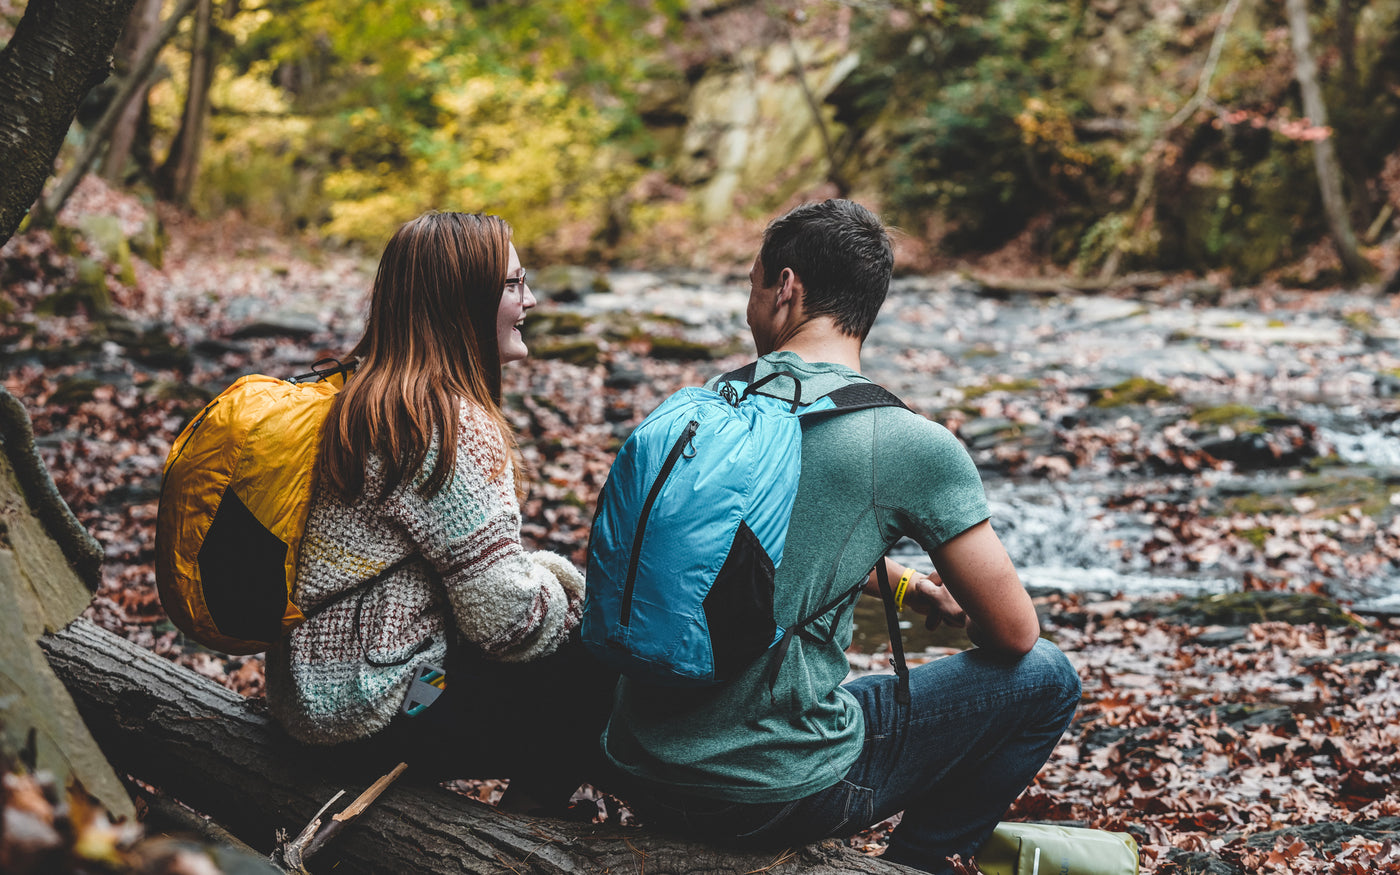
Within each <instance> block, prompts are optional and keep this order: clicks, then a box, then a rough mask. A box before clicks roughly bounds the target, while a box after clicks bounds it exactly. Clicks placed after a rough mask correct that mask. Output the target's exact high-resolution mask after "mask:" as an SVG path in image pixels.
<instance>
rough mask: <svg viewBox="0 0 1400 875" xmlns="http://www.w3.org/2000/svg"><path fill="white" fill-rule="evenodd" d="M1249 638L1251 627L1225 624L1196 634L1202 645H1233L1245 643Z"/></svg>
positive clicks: (1197, 641) (1196, 639) (1198, 642)
mask: <svg viewBox="0 0 1400 875" xmlns="http://www.w3.org/2000/svg"><path fill="white" fill-rule="evenodd" d="M1247 638H1249V629H1247V628H1246V627H1244V626H1225V627H1222V628H1219V629H1207V630H1206V631H1204V632H1202V633H1201V634H1199V635H1197V636H1196V638H1195V642H1196V643H1197V644H1199V645H1201V646H1202V647H1231V646H1233V645H1235V644H1241V643H1243V642H1244V641H1245V640H1246V639H1247Z"/></svg>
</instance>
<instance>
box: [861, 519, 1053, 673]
mask: <svg viewBox="0 0 1400 875" xmlns="http://www.w3.org/2000/svg"><path fill="white" fill-rule="evenodd" d="M930 556H931V557H932V559H933V564H934V567H935V568H937V569H938V572H937V573H936V574H934V575H925V574H921V573H917V572H916V573H915V575H914V576H913V578H912V579H911V580H910V581H909V586H908V589H907V590H906V591H905V595H904V603H905V604H907V605H909V606H910V607H911V608H913V609H914V611H915V612H917V613H920V614H924V615H927V616H928V627H929V628H930V629H932V628H934V627H936V626H937V625H938V624H939V623H940V622H944V623H948V624H949V625H950V626H964V625H966V627H967V637H968V638H970V639H971V640H972V643H974V644H976V645H977V646H979V647H985V648H987V649H988V650H995V651H998V652H1001V653H1006V654H1009V655H1014V656H1020V655H1023V654H1025V653H1028V652H1030V649H1031V648H1032V647H1034V646H1035V642H1036V639H1037V638H1039V637H1040V621H1039V620H1038V619H1037V618H1036V615H1035V607H1034V606H1033V605H1032V604H1031V599H1030V596H1029V595H1027V593H1026V590H1025V588H1024V587H1022V586H1021V579H1020V578H1019V577H1018V576H1017V575H1016V568H1015V567H1014V566H1013V565H1012V564H1011V557H1009V556H1007V555H1006V548H1005V547H1003V546H1002V544H1001V539H1000V538H998V537H997V534H996V532H995V531H993V530H992V526H991V523H989V522H985V521H984V522H981V523H978V524H977V525H975V526H973V527H972V528H970V529H968V530H967V531H965V532H963V533H962V534H960V535H958V536H957V537H955V538H953V539H952V540H950V541H948V542H947V543H945V544H943V545H942V546H941V547H939V548H938V549H936V550H934V551H933V553H931V554H930ZM884 562H885V568H886V571H887V572H888V573H889V575H890V586H891V587H893V586H894V585H895V583H894V582H895V581H896V580H898V579H899V577H900V576H901V575H902V574H903V573H904V571H905V569H904V567H903V566H901V565H900V564H899V563H897V562H895V561H894V560H891V559H886V560H884ZM865 591H866V592H867V593H871V594H874V595H878V594H879V592H880V587H879V583H878V582H877V580H876V577H875V574H874V572H872V573H871V575H870V580H869V582H868V583H867V584H866V588H865Z"/></svg>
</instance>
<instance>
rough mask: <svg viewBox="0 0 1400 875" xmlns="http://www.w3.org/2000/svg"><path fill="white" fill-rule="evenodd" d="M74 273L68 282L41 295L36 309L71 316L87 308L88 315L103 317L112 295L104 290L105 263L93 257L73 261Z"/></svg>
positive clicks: (110, 305)
mask: <svg viewBox="0 0 1400 875" xmlns="http://www.w3.org/2000/svg"><path fill="white" fill-rule="evenodd" d="M73 264H74V267H75V268H76V273H77V275H76V276H75V277H74V278H73V282H72V284H71V285H69V286H67V287H66V288H63V289H60V290H59V291H57V292H54V293H53V294H52V295H49V296H48V297H46V298H44V299H43V300H42V301H40V302H39V304H38V306H37V307H36V308H35V309H36V310H37V312H39V313H40V314H44V315H51V316H72V315H74V314H75V313H78V312H80V311H86V312H87V313H88V315H90V316H104V315H106V314H108V313H110V312H111V311H112V294H111V292H110V291H109V290H108V289H107V265H106V263H105V262H103V261H101V260H100V259H96V258H87V257H79V258H75V259H74V260H73Z"/></svg>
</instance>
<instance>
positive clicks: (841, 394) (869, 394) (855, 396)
mask: <svg viewBox="0 0 1400 875" xmlns="http://www.w3.org/2000/svg"><path fill="white" fill-rule="evenodd" d="M824 397H826V398H830V399H831V401H832V404H833V406H832V407H828V408H826V409H825V410H809V411H807V412H805V413H801V414H798V415H799V416H803V417H807V416H821V415H822V414H824V413H825V414H831V413H846V412H848V411H851V410H869V409H871V408H872V407H903V408H904V409H905V410H908V409H909V405H907V404H905V403H904V402H903V401H900V400H899V398H898V396H896V395H895V394H894V393H893V392H891V391H890V390H888V389H886V388H885V387H884V386H879V385H876V384H875V383H847V384H846V385H844V386H842V387H841V388H839V389H836V390H833V391H831V392H828V393H827V394H826V395H825V396H824Z"/></svg>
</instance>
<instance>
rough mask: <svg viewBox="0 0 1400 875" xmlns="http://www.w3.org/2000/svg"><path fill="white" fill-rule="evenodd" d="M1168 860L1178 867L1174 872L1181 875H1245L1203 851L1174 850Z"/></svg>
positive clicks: (1168, 854)
mask: <svg viewBox="0 0 1400 875" xmlns="http://www.w3.org/2000/svg"><path fill="white" fill-rule="evenodd" d="M1167 860H1168V861H1169V862H1171V863H1173V864H1175V865H1176V869H1175V870H1173V871H1176V872H1180V873H1181V875H1244V870H1243V869H1241V868H1240V867H1239V866H1235V865H1232V864H1230V863H1227V862H1226V861H1224V860H1222V859H1220V858H1219V857H1212V856H1211V855H1210V854H1207V853H1205V852H1203V851H1182V850H1179V849H1175V848H1173V849H1172V850H1170V851H1168V852H1167Z"/></svg>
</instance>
